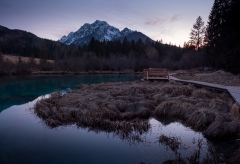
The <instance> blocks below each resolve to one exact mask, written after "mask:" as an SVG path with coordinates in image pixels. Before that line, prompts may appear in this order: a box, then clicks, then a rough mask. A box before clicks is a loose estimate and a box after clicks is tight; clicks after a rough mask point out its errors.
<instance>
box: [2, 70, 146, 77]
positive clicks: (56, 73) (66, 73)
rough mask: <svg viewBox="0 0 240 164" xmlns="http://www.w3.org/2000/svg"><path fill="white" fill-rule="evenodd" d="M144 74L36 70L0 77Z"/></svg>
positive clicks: (140, 73) (134, 73) (138, 73)
mask: <svg viewBox="0 0 240 164" xmlns="http://www.w3.org/2000/svg"><path fill="white" fill-rule="evenodd" d="M111 74H112V75H121V74H125V75H126V74H129V75H142V74H143V72H134V71H88V72H69V71H36V72H32V73H26V74H22V73H12V74H0V77H8V76H38V75H39V76H40V75H43V76H44V75H50V76H51V75H111Z"/></svg>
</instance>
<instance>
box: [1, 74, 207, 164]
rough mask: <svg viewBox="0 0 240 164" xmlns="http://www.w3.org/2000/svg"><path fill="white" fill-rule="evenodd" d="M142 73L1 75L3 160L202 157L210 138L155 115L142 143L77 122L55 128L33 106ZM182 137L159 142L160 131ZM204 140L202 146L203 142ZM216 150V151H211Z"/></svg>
mask: <svg viewBox="0 0 240 164" xmlns="http://www.w3.org/2000/svg"><path fill="white" fill-rule="evenodd" d="M140 78H141V77H138V76H126V75H114V76H52V77H44V76H35V77H11V78H2V79H1V85H0V94H1V95H0V101H1V109H2V111H1V112H0V163H1V164H2V163H3V164H5V163H6V164H8V163H12V164H15V163H16V164H33V163H34V164H42V163H44V164H48V163H49V164H53V163H58V164H65V163H73V164H75V163H83V164H95V163H96V164H99V163H100V164H102V163H103V164H108V163H109V164H112V163H114V164H140V163H141V162H145V163H152V164H155V163H162V162H163V161H166V160H169V159H174V158H176V157H177V156H181V157H184V158H188V157H190V156H191V155H193V153H194V152H196V151H197V150H199V152H200V156H199V158H200V159H202V158H204V157H205V156H206V154H207V153H208V151H209V146H208V145H209V141H207V140H206V139H205V138H204V137H203V136H202V134H201V133H198V132H194V131H193V130H191V129H190V128H187V127H185V126H183V125H182V124H180V123H177V122H173V123H168V124H165V123H164V124H162V123H161V122H159V121H157V120H156V119H154V118H152V119H150V124H151V128H150V130H149V131H148V132H146V133H144V134H142V136H141V137H142V139H143V142H139V143H138V142H133V141H130V140H124V139H122V138H121V137H119V136H117V135H115V134H113V133H107V132H104V131H97V132H96V131H90V130H89V129H86V128H85V129H84V128H78V127H76V126H75V125H71V126H61V127H58V128H54V129H51V128H49V127H47V126H46V125H45V124H44V123H43V122H42V120H41V119H40V118H38V117H37V116H36V115H35V114H34V113H33V109H32V108H33V106H34V104H35V103H36V101H38V100H39V99H41V98H43V97H44V95H45V97H47V96H48V93H51V92H54V91H62V90H65V89H66V88H72V89H73V88H75V87H76V85H80V84H86V83H88V84H89V83H98V82H103V81H131V80H139V79H140ZM162 134H164V135H166V136H172V137H175V138H178V139H179V141H181V145H180V147H179V149H177V151H173V150H171V149H170V148H169V147H168V146H166V145H164V144H161V143H159V142H158V138H159V136H160V135H162ZM199 140H201V147H200V148H199V146H198V142H197V141H199ZM211 151H212V150H211Z"/></svg>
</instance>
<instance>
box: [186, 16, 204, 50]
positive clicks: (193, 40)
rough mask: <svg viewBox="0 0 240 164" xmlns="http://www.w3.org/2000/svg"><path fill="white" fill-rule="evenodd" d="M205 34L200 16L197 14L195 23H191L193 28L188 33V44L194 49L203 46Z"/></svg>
mask: <svg viewBox="0 0 240 164" xmlns="http://www.w3.org/2000/svg"><path fill="white" fill-rule="evenodd" d="M204 36H205V27H204V22H203V20H202V18H201V17H200V16H199V17H198V18H197V20H196V23H195V24H194V25H193V29H192V31H191V33H190V41H189V44H190V45H191V46H195V48H196V50H199V48H200V47H201V46H203V43H204V42H203V41H204Z"/></svg>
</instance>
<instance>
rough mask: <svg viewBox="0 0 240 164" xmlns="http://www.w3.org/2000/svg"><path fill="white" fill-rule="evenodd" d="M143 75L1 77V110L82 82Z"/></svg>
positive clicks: (123, 78) (123, 79) (116, 79)
mask: <svg viewBox="0 0 240 164" xmlns="http://www.w3.org/2000/svg"><path fill="white" fill-rule="evenodd" d="M140 78H141V76H130V75H95V76H91V75H88V76H26V77H24V76H16V77H15V76H14V77H0V112H1V111H2V110H4V109H6V108H8V107H10V106H12V105H20V104H24V103H26V102H29V101H33V100H34V99H36V98H37V97H39V96H41V95H44V94H48V93H51V92H55V91H61V90H64V89H66V88H71V89H73V88H76V86H77V85H80V84H93V83H99V82H105V81H132V80H139V79H140Z"/></svg>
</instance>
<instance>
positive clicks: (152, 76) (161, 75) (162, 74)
mask: <svg viewBox="0 0 240 164" xmlns="http://www.w3.org/2000/svg"><path fill="white" fill-rule="evenodd" d="M143 79H146V80H161V79H166V80H169V71H168V69H165V68H149V69H144V70H143Z"/></svg>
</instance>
